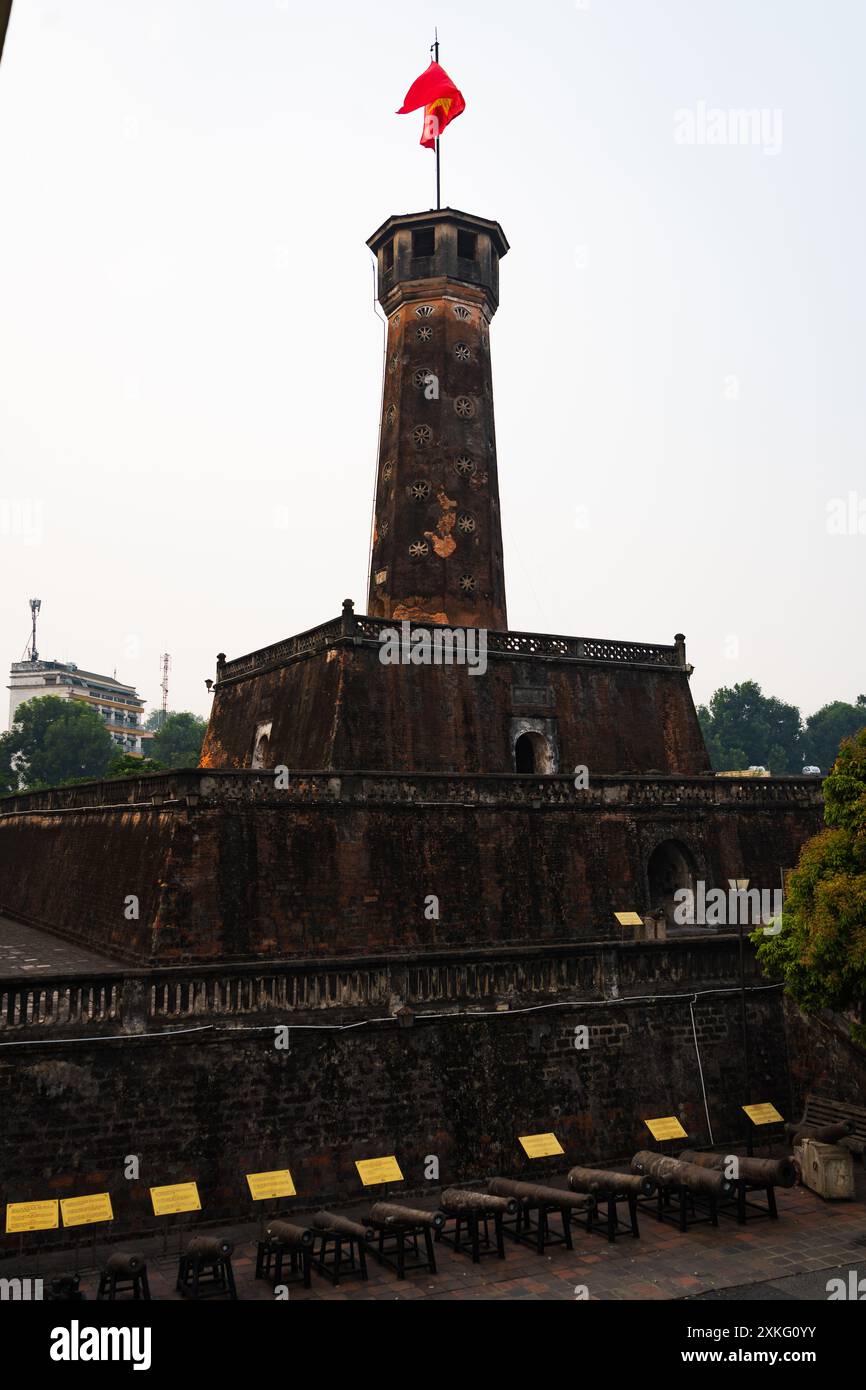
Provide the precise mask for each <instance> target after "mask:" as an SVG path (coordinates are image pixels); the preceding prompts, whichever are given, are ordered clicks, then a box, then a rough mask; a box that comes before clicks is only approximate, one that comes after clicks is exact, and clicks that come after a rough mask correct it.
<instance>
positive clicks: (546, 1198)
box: [487, 1178, 596, 1255]
mask: <svg viewBox="0 0 866 1390" xmlns="http://www.w3.org/2000/svg"><path fill="white" fill-rule="evenodd" d="M487 1186H488V1188H489V1189H490V1191H491V1192H492V1193H493V1194H494V1196H497V1197H513V1198H515V1200H516V1201H517V1203H518V1207H517V1213H516V1215H515V1217H514V1221H513V1222H510V1221H506V1220H503V1223H502V1224H503V1229H504V1230H505V1232H506V1233H507V1234H508V1235H510V1236H513V1237H514V1239H515V1240H520V1241H524V1242H526V1243H527V1244H530V1243H531V1244H533V1245H535V1248H536V1250H537V1251H538V1253H539V1255H543V1254H544V1248H545V1246H546V1245H548V1244H551V1243H552V1244H556V1245H560V1244H561V1245H564V1246H565V1248H566V1249H567V1250H571V1249H573V1248H574V1247H573V1242H572V1239H571V1220H572V1217H573V1216H574V1215H575V1214H576V1213H577V1214H579V1215H581V1216H586V1215H587V1214H589V1215H591V1214H592V1212H593V1211H594V1210H595V1205H596V1201H595V1197H594V1196H593V1195H592V1193H589V1192H586V1193H580V1194H579V1193H577V1192H569V1191H567V1190H566V1191H564V1190H563V1189H561V1188H558V1187H546V1186H544V1185H543V1184H540V1183H534V1182H517V1181H515V1180H514V1179H512V1178H491V1180H490V1182H489V1183H488V1184H487ZM533 1212H535V1213H536V1214H537V1215H536V1220H535V1224H534V1225H533V1222H532V1213H533ZM555 1214H558V1215H559V1217H560V1219H561V1221H562V1235H561V1236H560V1235H555V1234H554V1233H553V1232H552V1231H551V1229H550V1217H551V1216H552V1215H555Z"/></svg>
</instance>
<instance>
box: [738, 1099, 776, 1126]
mask: <svg viewBox="0 0 866 1390" xmlns="http://www.w3.org/2000/svg"><path fill="white" fill-rule="evenodd" d="M743 1109H744V1110H745V1112H746V1114H747V1115H748V1117H749V1119H750V1120H751V1121H752V1124H753V1125H778V1124H781V1122H782V1120H783V1118H784V1117H783V1116H782V1115H780V1114H779V1112H778V1110H777V1109H776V1107H775V1105H771V1104H770V1102H769V1101H768V1100H765V1101H763V1102H762V1103H761V1104H760V1105H744V1106H743Z"/></svg>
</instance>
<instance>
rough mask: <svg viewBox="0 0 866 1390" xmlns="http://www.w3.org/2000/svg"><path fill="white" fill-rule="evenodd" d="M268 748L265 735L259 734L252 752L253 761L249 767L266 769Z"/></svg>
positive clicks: (268, 741)
mask: <svg viewBox="0 0 866 1390" xmlns="http://www.w3.org/2000/svg"><path fill="white" fill-rule="evenodd" d="M269 746H270V739H269V738H268V736H267V734H261V735H260V736H259V739H258V741H257V743H256V746H255V750H254V752H253V761H252V763H251V764H250V765H251V767H267V765H268V748H269Z"/></svg>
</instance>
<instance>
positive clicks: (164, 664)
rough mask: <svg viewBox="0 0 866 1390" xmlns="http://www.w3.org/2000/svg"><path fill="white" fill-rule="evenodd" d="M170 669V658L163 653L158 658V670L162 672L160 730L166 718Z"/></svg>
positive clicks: (166, 653)
mask: <svg viewBox="0 0 866 1390" xmlns="http://www.w3.org/2000/svg"><path fill="white" fill-rule="evenodd" d="M170 667H171V657H170V656H169V654H168V652H163V654H162V656H161V657H160V670H161V671H162V680H161V682H160V687H161V689H162V716H161V718H160V721H159V727H160V728H162V726H163V724H164V723H165V721H166V719H167V718H168V673H169V669H170Z"/></svg>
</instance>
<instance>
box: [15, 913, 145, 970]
mask: <svg viewBox="0 0 866 1390" xmlns="http://www.w3.org/2000/svg"><path fill="white" fill-rule="evenodd" d="M124 968H125V967H124V965H123V964H122V962H121V961H118V960H114V959H113V958H112V957H111V956H102V955H97V953H96V952H95V951H88V950H86V949H85V948H84V947H83V946H73V945H71V944H70V943H69V942H68V941H63V940H62V939H61V938H60V937H59V936H52V935H51V934H50V932H45V931H40V930H39V929H38V928H37V927H25V926H24V924H23V923H22V922H13V921H12V920H11V918H9V917H0V979H10V978H14V977H15V976H18V975H94V974H96V973H97V972H99V971H102V970H108V971H112V970H123V969H124ZM127 968H128V967H127Z"/></svg>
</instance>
